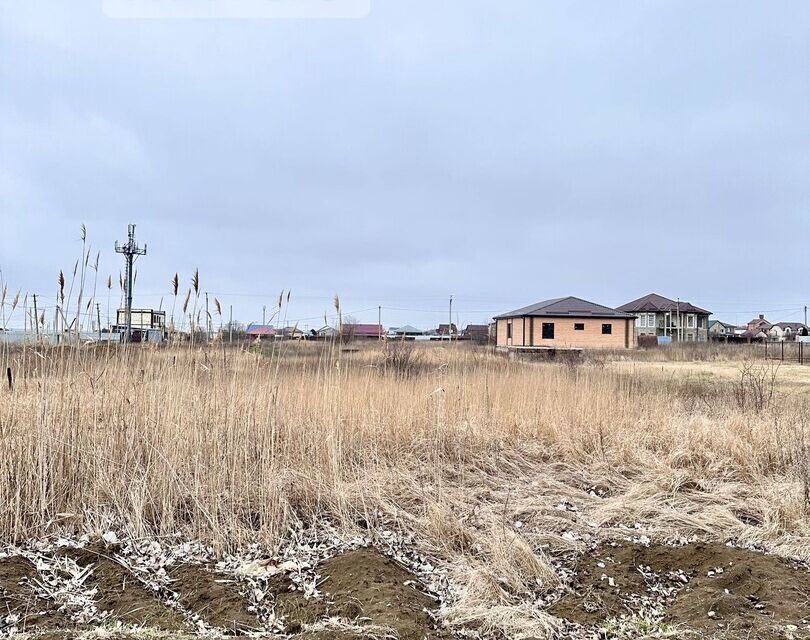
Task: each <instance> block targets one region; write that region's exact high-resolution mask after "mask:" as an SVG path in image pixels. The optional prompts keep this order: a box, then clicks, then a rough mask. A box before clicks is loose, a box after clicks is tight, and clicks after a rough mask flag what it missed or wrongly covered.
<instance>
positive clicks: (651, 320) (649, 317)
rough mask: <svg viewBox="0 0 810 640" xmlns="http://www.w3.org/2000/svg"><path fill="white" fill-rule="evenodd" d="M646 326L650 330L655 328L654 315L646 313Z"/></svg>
mask: <svg viewBox="0 0 810 640" xmlns="http://www.w3.org/2000/svg"><path fill="white" fill-rule="evenodd" d="M647 326H648V327H650V328H652V327H655V314H654V313H648V314H647Z"/></svg>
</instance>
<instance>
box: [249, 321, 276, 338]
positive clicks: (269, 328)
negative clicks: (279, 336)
mask: <svg viewBox="0 0 810 640" xmlns="http://www.w3.org/2000/svg"><path fill="white" fill-rule="evenodd" d="M246 333H247V334H248V335H249V336H272V335H275V333H276V330H275V329H274V328H273V325H272V324H249V325H248V326H247V330H246Z"/></svg>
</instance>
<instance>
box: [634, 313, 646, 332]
mask: <svg viewBox="0 0 810 640" xmlns="http://www.w3.org/2000/svg"><path fill="white" fill-rule="evenodd" d="M636 324H638V326H639V327H641V328H642V329H646V328H647V314H646V313H642V314H641V315H640V316H636Z"/></svg>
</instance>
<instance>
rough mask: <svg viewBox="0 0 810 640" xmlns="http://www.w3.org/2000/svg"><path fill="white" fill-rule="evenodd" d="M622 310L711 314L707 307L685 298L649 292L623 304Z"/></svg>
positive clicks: (631, 311) (620, 308)
mask: <svg viewBox="0 0 810 640" xmlns="http://www.w3.org/2000/svg"><path fill="white" fill-rule="evenodd" d="M617 308H618V309H619V310H620V311H626V312H628V313H635V312H644V311H654V312H662V311H680V313H705V314H709V315H710V314H711V312H710V311H706V309H701V308H700V307H696V306H695V305H693V304H690V303H689V302H686V301H684V300H679V301H676V300H670V299H669V298H665V297H664V296H660V295H658V294H657V293H648V294H647V295H646V296H642V297H641V298H639V299H638V300H633V301H632V302H628V303H627V304H623V305H622V306H620V307H617Z"/></svg>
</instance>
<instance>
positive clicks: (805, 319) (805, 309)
mask: <svg viewBox="0 0 810 640" xmlns="http://www.w3.org/2000/svg"><path fill="white" fill-rule="evenodd" d="M36 304H37V297H36V296H34V306H36ZM804 326H805V327H806V326H807V305H804Z"/></svg>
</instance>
